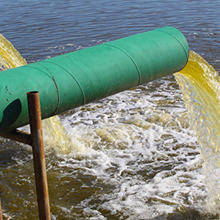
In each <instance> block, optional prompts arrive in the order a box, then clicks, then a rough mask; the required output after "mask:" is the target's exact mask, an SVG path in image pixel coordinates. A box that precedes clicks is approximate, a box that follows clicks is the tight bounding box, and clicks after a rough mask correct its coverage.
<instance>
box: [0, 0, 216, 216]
mask: <svg viewBox="0 0 220 220" xmlns="http://www.w3.org/2000/svg"><path fill="white" fill-rule="evenodd" d="M0 6H1V8H2V9H4V10H1V14H0V33H2V34H3V35H4V36H5V37H6V38H7V39H8V40H10V41H11V42H12V43H13V45H14V46H15V47H16V48H17V49H18V51H19V52H20V53H21V55H22V56H23V57H24V58H25V59H26V60H27V61H28V62H35V61H37V60H43V59H46V58H47V57H52V56H56V55H59V54H62V53H66V52H70V51H74V50H78V49H82V48H84V47H87V46H90V45H95V44H99V43H102V42H106V41H108V40H114V39H117V38H121V37H125V36H128V35H131V34H135V33H139V32H143V31H147V30H151V29H154V28H157V27H161V26H166V25H171V26H174V27H176V28H178V29H180V30H181V31H182V32H183V34H184V35H185V36H186V38H187V40H188V42H189V45H190V49H191V50H194V51H196V52H197V53H199V54H200V55H202V56H203V57H204V58H205V59H206V60H207V61H208V62H209V63H210V64H212V65H213V66H214V68H215V69H216V70H219V69H220V65H219V60H220V52H219V49H218V48H219V46H220V40H219V34H220V22H219V19H218V16H219V9H220V2H219V1H215V2H210V1H200V2H198V1H187V0H184V1H181V2H178V3H177V2H176V1H172V0H168V1H164V2H161V1H144V0H139V1H135V2H133V1H114V2H112V1H111V2H110V1H107V0H104V1H87V0H83V1H77V2H76V1H71V2H70V1H59V2H58V1H52V2H47V1H44V0H39V1H36V0H32V1H28V0H26V1H25V0H18V1H16V2H13V7H12V3H10V2H9V1H5V0H3V1H1V3H0ZM182 79H183V78H182ZM183 81H184V80H183ZM216 88H218V86H216ZM216 91H217V89H216ZM216 91H215V92H216ZM209 103H210V101H208V103H206V105H208V104H209ZM216 117H219V114H218V111H217V116H216ZM60 118H61V123H62V125H63V127H64V128H65V130H66V135H64V136H63V135H62V131H63V130H62V127H59V121H58V122H56V120H55V119H53V121H54V120H55V130H54V132H52V133H53V136H51V135H48V134H49V132H48V131H47V130H46V131H45V150H46V162H47V170H48V184H49V193H50V202H51V212H52V218H53V219H218V218H219V213H218V209H219V201H218V195H216V196H214V198H213V197H211V198H210V193H211V194H213V193H212V192H213V191H212V189H213V186H212V184H213V183H214V192H217V191H218V190H219V186H218V183H219V182H218V181H219V180H218V173H219V172H218V167H217V166H216V163H215V165H214V167H213V165H212V166H211V168H209V165H208V166H204V156H203V155H205V154H206V152H210V151H204V149H205V148H204V147H202V148H201V149H202V152H203V153H202V154H200V151H201V150H200V148H199V144H198V140H199V141H200V142H201V140H202V142H206V143H207V142H208V143H210V140H208V138H207V139H206V137H211V138H213V139H215V138H216V139H218V138H217V134H218V133H211V135H210V133H207V130H208V131H210V129H205V131H202V130H199V129H198V131H200V132H201V133H199V132H195V130H194V129H193V127H194V126H193V125H194V124H195V120H196V119H194V118H193V121H191V119H192V117H191V116H190V115H189V113H188V110H187V109H186V107H185V104H184V102H183V100H182V92H181V90H180V89H179V86H178V84H177V83H176V81H175V79H174V77H173V76H168V77H165V78H163V79H160V80H157V81H154V82H150V83H148V84H146V85H142V86H140V87H138V88H134V89H132V90H129V91H125V92H122V93H120V94H117V95H114V96H111V97H109V98H106V99H104V100H101V101H100V102H97V103H92V104H89V105H86V106H83V107H80V108H77V109H73V110H71V111H69V112H67V113H65V114H62V115H60ZM201 124H203V121H202V123H201ZM47 126H49V125H46V127H47ZM205 127H207V126H205ZM50 130H51V128H50ZM214 131H215V129H214ZM51 137H52V138H51ZM57 137H58V138H57ZM61 137H62V138H64V139H62V138H61ZM198 137H201V138H198ZM51 139H52V141H51ZM213 139H212V140H211V141H213ZM61 140H62V141H61ZM215 141H216V140H215ZM0 143H1V144H0V178H1V184H0V196H1V199H2V208H3V213H4V218H5V219H7V216H8V218H9V219H37V216H38V213H37V203H36V195H35V183H34V173H33V164H32V163H33V162H32V154H31V149H30V147H29V146H25V145H23V144H19V143H16V142H12V141H9V140H5V139H3V138H1V139H0ZM212 143H215V144H214V147H215V149H218V140H217V142H212ZM209 149H213V148H212V147H210V148H209ZM211 151H212V150H211ZM215 153H216V152H215V151H214V154H212V155H216V158H217V159H216V160H215V161H217V163H218V151H217V154H215ZM201 155H202V156H201ZM209 155H210V154H208V155H207V158H205V159H206V161H208V159H209ZM202 167H205V169H202ZM215 168H216V169H215ZM208 174H210V176H209V175H208ZM214 176H217V178H214ZM207 178H208V181H207ZM212 179H214V181H212ZM215 186H216V188H215ZM210 206H211V208H210Z"/></svg>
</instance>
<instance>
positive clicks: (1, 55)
mask: <svg viewBox="0 0 220 220" xmlns="http://www.w3.org/2000/svg"><path fill="white" fill-rule="evenodd" d="M26 64H27V62H26V60H25V59H24V58H23V57H22V56H21V54H20V53H19V52H18V51H17V50H16V49H15V48H14V46H13V45H12V43H11V42H9V41H8V40H7V39H6V38H5V37H4V36H3V35H2V34H0V71H1V70H7V69H11V68H15V67H18V66H23V65H26Z"/></svg>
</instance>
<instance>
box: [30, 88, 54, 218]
mask: <svg viewBox="0 0 220 220" xmlns="http://www.w3.org/2000/svg"><path fill="white" fill-rule="evenodd" d="M27 98H28V109H29V120H30V129H31V141H32V148H33V160H34V171H35V181H36V190H37V200H38V211H39V219H40V220H50V219H51V217H50V204H49V193H48V185H47V174H46V163H45V155H44V143H43V132H42V122H41V109H40V99H39V93H38V92H28V93H27Z"/></svg>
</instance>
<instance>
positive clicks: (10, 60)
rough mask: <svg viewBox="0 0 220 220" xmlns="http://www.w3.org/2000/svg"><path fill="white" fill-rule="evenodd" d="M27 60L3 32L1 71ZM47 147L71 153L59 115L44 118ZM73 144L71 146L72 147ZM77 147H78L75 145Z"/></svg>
mask: <svg viewBox="0 0 220 220" xmlns="http://www.w3.org/2000/svg"><path fill="white" fill-rule="evenodd" d="M26 64H27V62H26V60H25V59H24V58H23V57H22V56H21V54H20V53H19V52H18V51H17V50H16V49H15V48H14V46H13V45H12V43H11V42H9V41H8V40H7V39H6V38H5V37H4V36H3V35H2V34H0V71H1V70H7V69H11V68H15V67H19V66H23V65H26ZM42 125H43V131H44V135H45V138H44V142H45V147H47V148H48V149H53V150H56V151H58V153H69V151H70V149H71V148H74V147H73V146H71V142H70V139H69V137H68V136H67V134H66V132H65V129H64V127H63V126H62V124H61V122H60V119H59V117H58V116H54V117H51V118H49V119H45V120H43V123H42ZM70 146H71V148H70ZM75 148H76V147H75Z"/></svg>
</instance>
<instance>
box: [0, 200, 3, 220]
mask: <svg viewBox="0 0 220 220" xmlns="http://www.w3.org/2000/svg"><path fill="white" fill-rule="evenodd" d="M0 220H3V218H2V206H1V199H0Z"/></svg>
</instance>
